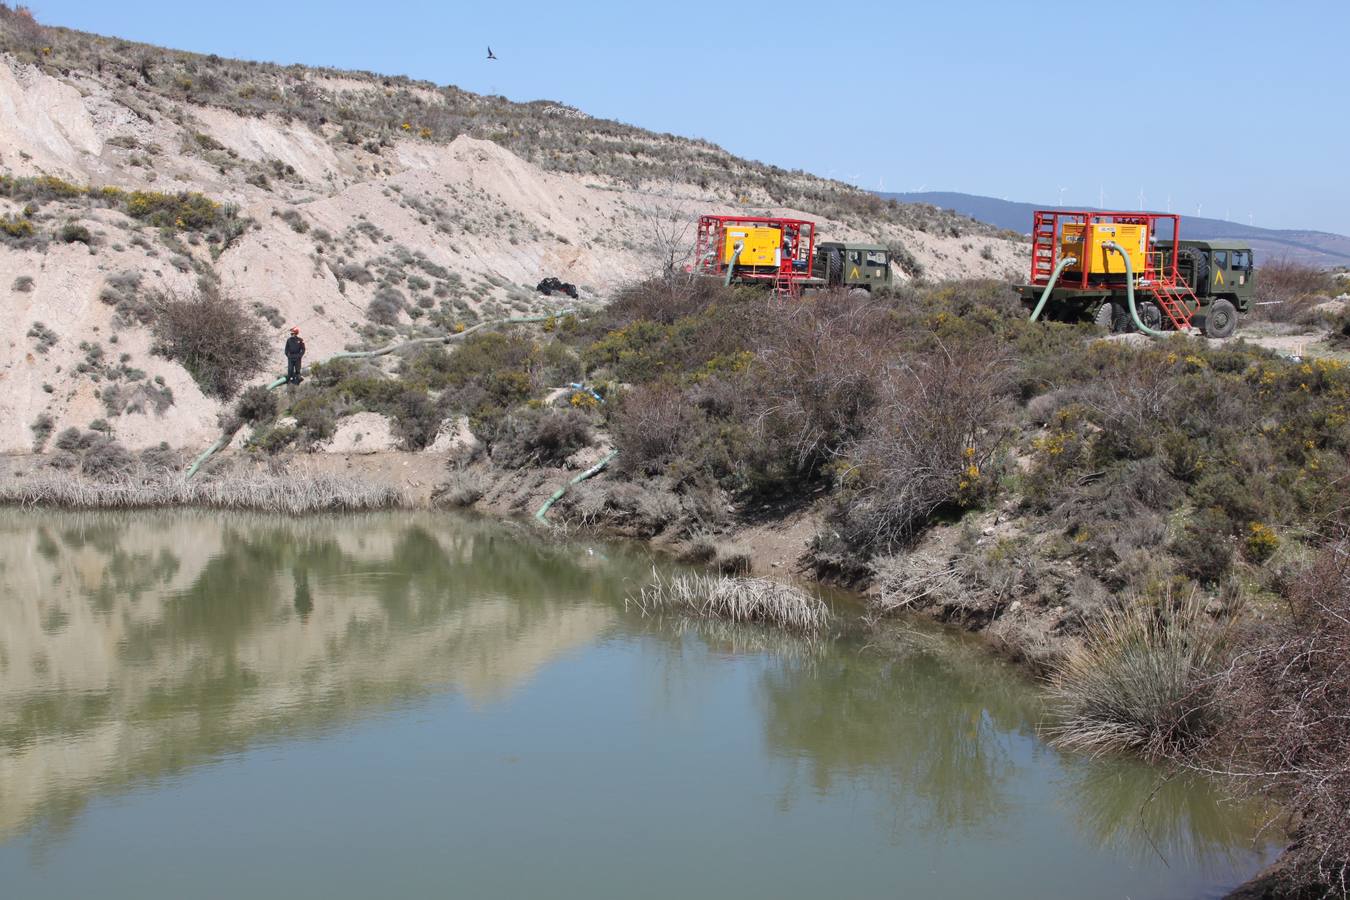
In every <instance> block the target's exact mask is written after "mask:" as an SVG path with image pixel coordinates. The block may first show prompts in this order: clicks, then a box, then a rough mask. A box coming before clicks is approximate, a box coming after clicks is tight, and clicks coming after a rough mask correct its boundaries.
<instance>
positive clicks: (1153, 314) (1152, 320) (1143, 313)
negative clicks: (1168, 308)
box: [1126, 300, 1163, 331]
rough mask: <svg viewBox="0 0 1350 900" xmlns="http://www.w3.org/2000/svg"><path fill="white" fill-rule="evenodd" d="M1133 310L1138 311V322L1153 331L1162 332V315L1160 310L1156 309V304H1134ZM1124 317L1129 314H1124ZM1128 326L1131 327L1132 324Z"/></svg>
mask: <svg viewBox="0 0 1350 900" xmlns="http://www.w3.org/2000/svg"><path fill="white" fill-rule="evenodd" d="M1135 309H1137V310H1138V311H1139V321H1141V322H1143V323H1144V324H1145V325H1147V326H1148V327H1149V328H1152V329H1153V330H1154V331H1162V323H1163V314H1162V310H1161V309H1159V308H1158V304H1156V303H1153V302H1152V301H1149V300H1145V301H1144V302H1143V303H1136V304H1135ZM1126 315H1127V316H1128V315H1129V314H1128V313H1126ZM1130 324H1131V325H1133V324H1134V322H1133V321H1131V322H1130Z"/></svg>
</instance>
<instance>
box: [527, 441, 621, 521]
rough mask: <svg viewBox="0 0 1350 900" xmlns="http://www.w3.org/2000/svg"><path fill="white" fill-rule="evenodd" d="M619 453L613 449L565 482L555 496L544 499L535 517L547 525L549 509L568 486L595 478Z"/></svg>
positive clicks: (555, 492)
mask: <svg viewBox="0 0 1350 900" xmlns="http://www.w3.org/2000/svg"><path fill="white" fill-rule="evenodd" d="M618 455H619V451H618V450H611V451H610V452H609V453H608V454H607V455H606V456H605V458H604V459H602V460H600V461H599V462H598V463H596V464H595V465H593V466H591V467H590V468H589V469H587V470H586V471H585V472H582V473H581V474H580V475H578V476H577V477H576V478H573V479H572V480H571V481H569V482H567V483H566V484H564V485H563V486H562V487H560V488H558V489H557V490H556V491H554V492H553V496H551V497H549V498H548V499H547V500H545V501H544V505H543V506H541V507H539V512H537V513H535V514H534V517H535V518H536V519H538V520H539V521H540V522H543V523H544V524H546V525H547V524H548V511H549V510H550V509H552V508H553V504H555V503H557V502H558V501H559V500H561V499H562V498H563V495H564V494H566V493H567V490H568V488H570V487H572V486H574V485H578V484H581V483H582V482H583V481H585V480H586V479H587V478H594V477H595V476H596V475H599V474H600V473H601V472H603V471H604V469H605V466H607V465H609V464H610V463H611V462H613V460H614V457H616V456H618Z"/></svg>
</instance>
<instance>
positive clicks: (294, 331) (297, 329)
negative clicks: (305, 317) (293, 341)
mask: <svg viewBox="0 0 1350 900" xmlns="http://www.w3.org/2000/svg"><path fill="white" fill-rule="evenodd" d="M299 333H300V329H299V328H292V329H291V334H299Z"/></svg>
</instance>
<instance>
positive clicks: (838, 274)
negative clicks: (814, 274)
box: [825, 250, 844, 285]
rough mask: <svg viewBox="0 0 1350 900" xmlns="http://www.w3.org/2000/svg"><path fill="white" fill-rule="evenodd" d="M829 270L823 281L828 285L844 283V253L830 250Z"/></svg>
mask: <svg viewBox="0 0 1350 900" xmlns="http://www.w3.org/2000/svg"><path fill="white" fill-rule="evenodd" d="M829 265H830V271H829V274H828V275H827V276H826V279H825V283H826V284H829V285H836V284H843V283H844V254H842V253H840V252H839V251H838V250H831V251H830V264H829Z"/></svg>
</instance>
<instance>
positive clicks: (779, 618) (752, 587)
mask: <svg viewBox="0 0 1350 900" xmlns="http://www.w3.org/2000/svg"><path fill="white" fill-rule="evenodd" d="M627 603H629V604H632V605H633V606H636V607H637V608H638V609H639V610H641V611H642V612H643V613H644V614H646V615H657V614H659V613H662V612H677V613H681V614H683V615H688V616H693V617H695V618H700V619H726V620H728V621H732V622H745V623H755V624H762V625H773V626H776V627H778V628H784V629H787V630H789V631H797V632H802V633H812V632H817V631H821V630H823V629H824V628H825V627H826V626H827V625H828V624H829V622H830V610H829V607H828V606H826V604H825V601H824V600H822V599H821V598H820V597H818V596H816V595H814V594H811V593H808V592H807V591H804V590H802V589H801V588H799V587H795V586H793V585H791V584H787V583H785V582H781V581H774V580H772V579H769V578H746V577H739V578H732V577H728V576H725V575H712V574H709V575H670V576H663V575H662V574H661V573H660V572H659V571H657V570H655V569H653V570H652V582H651V584H649V585H647V586H646V587H645V588H643V589H642V591H641V593H639V594H638V596H637V597H632V598H629V599H628V601H627Z"/></svg>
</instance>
